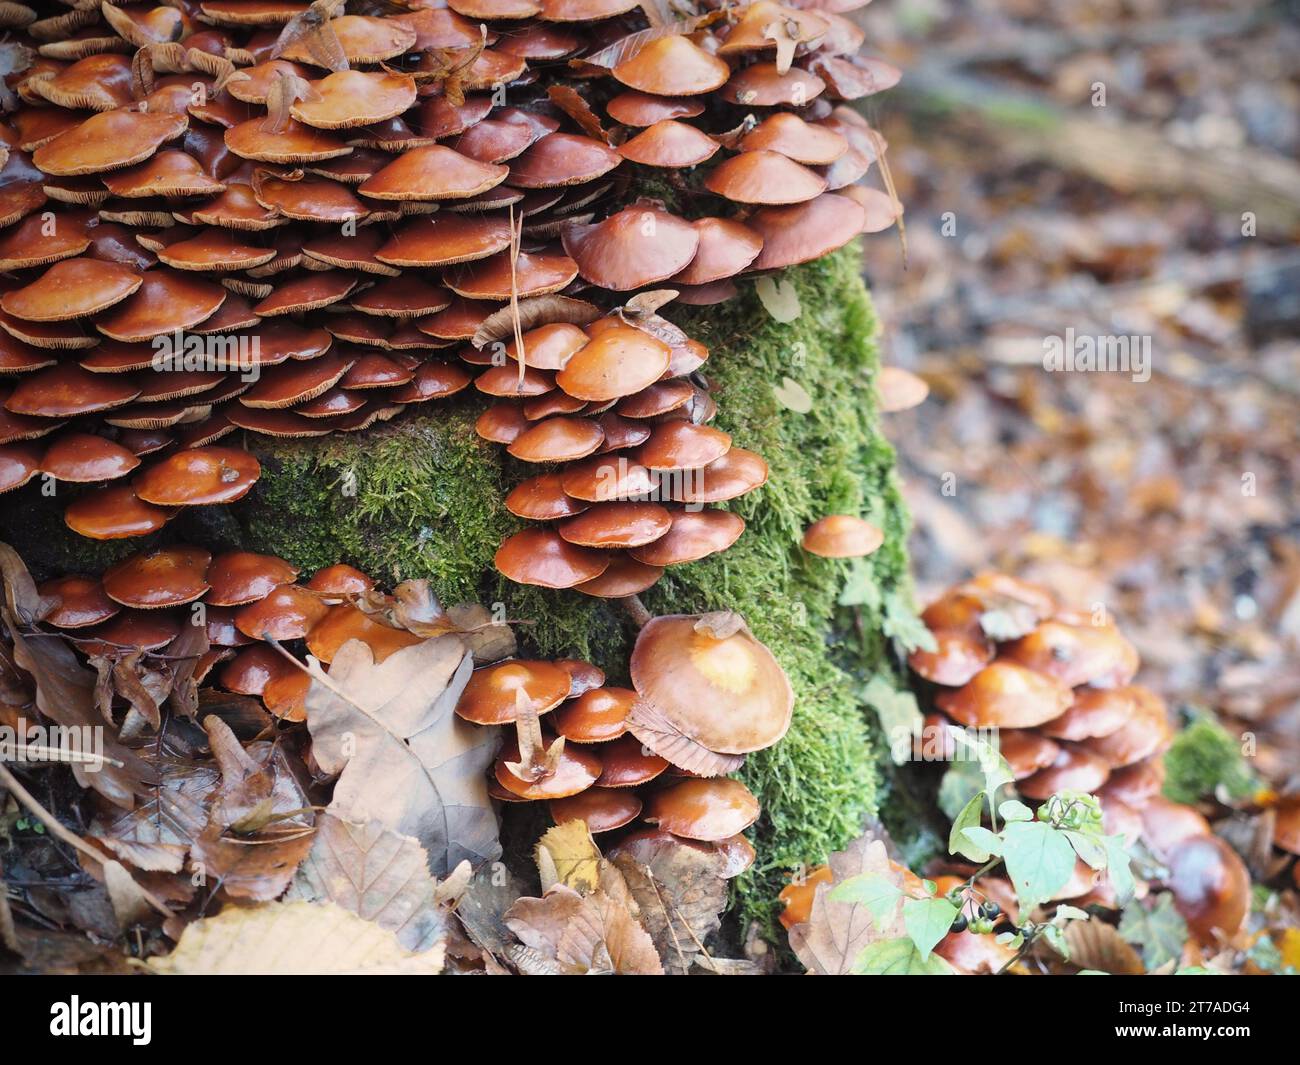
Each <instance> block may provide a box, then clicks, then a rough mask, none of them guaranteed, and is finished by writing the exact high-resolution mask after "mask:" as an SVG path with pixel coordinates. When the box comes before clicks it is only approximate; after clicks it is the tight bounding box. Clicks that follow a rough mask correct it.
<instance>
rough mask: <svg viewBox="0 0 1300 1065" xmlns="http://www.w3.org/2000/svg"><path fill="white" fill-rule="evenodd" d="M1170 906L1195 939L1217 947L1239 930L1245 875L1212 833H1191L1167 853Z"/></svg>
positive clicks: (1245, 907) (1247, 887) (1245, 909)
mask: <svg viewBox="0 0 1300 1065" xmlns="http://www.w3.org/2000/svg"><path fill="white" fill-rule="evenodd" d="M1167 864H1168V866H1169V879H1168V884H1169V889H1170V891H1172V892H1173V896H1174V907H1175V908H1176V909H1177V910H1178V912H1179V913H1180V914H1182V915H1183V919H1184V920H1186V921H1187V925H1188V927H1189V928H1190V929H1191V930H1192V933H1193V934H1194V935H1195V936H1196V938H1197V939H1198V940H1199V941H1200V942H1201V943H1202V944H1204V945H1206V946H1211V947H1217V946H1218V945H1219V944H1220V943H1221V942H1223V941H1224V940H1227V939H1231V938H1232V937H1233V936H1235V935H1236V934H1237V933H1238V932H1240V931H1241V929H1242V928H1243V926H1244V925H1245V923H1246V918H1247V916H1248V915H1249V913H1250V899H1251V884H1250V874H1249V872H1247V870H1246V866H1245V864H1244V863H1243V862H1242V860H1241V859H1240V858H1239V857H1237V853H1236V851H1234V850H1233V849H1232V848H1231V847H1229V846H1228V845H1227V844H1226V843H1224V842H1223V840H1221V839H1219V838H1218V837H1217V836H1210V835H1206V836H1194V837H1193V838H1191V839H1189V840H1187V841H1186V842H1184V843H1180V844H1179V845H1178V846H1177V847H1175V848H1174V849H1173V850H1172V851H1171V852H1170V854H1169V857H1168V860H1167Z"/></svg>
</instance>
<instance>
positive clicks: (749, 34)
mask: <svg viewBox="0 0 1300 1065" xmlns="http://www.w3.org/2000/svg"><path fill="white" fill-rule="evenodd" d="M774 23H775V24H776V25H778V26H780V27H781V30H782V37H783V38H784V39H786V40H790V41H793V42H794V43H796V44H806V43H807V42H809V41H814V40H816V39H817V38H819V37H821V36H822V35H823V34H825V33H826V31H827V30H828V29H829V28H830V23H829V22H827V20H826V19H824V18H822V17H821V15H820V14H818V13H817V12H816V11H800V10H799V9H797V8H793V7H786V6H785V5H784V4H778V3H775V2H774V0H757V2H755V3H751V4H748V5H746V6H745V7H744V8H742V9H741V12H740V19H739V20H738V21H737V22H736V24H735V25H734V26H732V27H731V32H730V33H728V34H727V37H726V39H725V40H724V41H723V42H722V44H721V45H719V46H718V54H719V55H741V54H745V53H748V52H766V51H770V50H772V49H774V48H776V47H778V38H777V37H775V36H773V35H772V26H773V24H774Z"/></svg>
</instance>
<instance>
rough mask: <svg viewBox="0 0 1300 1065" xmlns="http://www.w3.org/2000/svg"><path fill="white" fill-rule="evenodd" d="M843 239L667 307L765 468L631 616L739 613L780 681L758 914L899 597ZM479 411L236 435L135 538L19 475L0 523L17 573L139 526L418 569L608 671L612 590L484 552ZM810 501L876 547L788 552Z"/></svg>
mask: <svg viewBox="0 0 1300 1065" xmlns="http://www.w3.org/2000/svg"><path fill="white" fill-rule="evenodd" d="M858 254H859V250H858V249H857V248H856V247H855V246H850V247H849V248H847V249H845V250H843V251H841V252H839V253H837V254H835V255H833V256H830V257H828V258H826V259H824V260H822V261H819V262H816V263H812V264H809V265H807V266H803V267H799V268H796V269H792V270H789V271H786V273H785V275H784V277H785V278H786V279H788V280H789V281H791V282H792V283H793V285H794V288H795V290H796V292H797V293H798V296H799V303H800V307H801V314H800V316H799V317H798V318H797V319H795V320H794V321H793V322H790V323H786V324H782V323H780V322H778V321H776V320H775V319H774V318H773V317H771V316H770V315H769V314H768V313H767V312H766V311H765V310H764V308H763V306H762V305H761V304H760V302H759V300H758V298H757V296H756V295H755V291H754V287H753V285H750V284H748V283H742V286H741V287H742V290H743V294H742V296H741V297H739V298H737V299H734V300H732V301H731V302H729V303H727V304H723V305H721V306H717V307H707V308H687V307H674V306H672V305H670V306H669V307H668V308H667V316H668V317H669V318H671V319H672V320H673V321H674V322H675V323H676V324H678V325H680V326H681V327H682V328H684V329H686V330H687V331H688V332H689V333H690V334H691V335H692V336H693V337H695V338H697V339H699V340H700V341H702V342H703V343H704V344H705V345H707V346H708V348H709V350H710V359H709V361H708V363H706V365H705V367H704V370H703V372H704V373H705V374H706V376H707V377H708V378H709V380H710V382H711V383H712V385H713V388H714V395H715V397H716V399H717V402H718V416H717V420H716V424H717V425H718V426H719V427H720V428H722V429H725V430H726V431H728V432H729V433H731V434H732V436H733V438H734V441H735V443H736V444H737V445H738V446H741V447H745V448H749V449H751V450H754V451H757V452H758V453H759V454H761V455H762V456H763V457H764V458H765V459H766V460H767V461H768V463H769V464H770V467H771V479H770V481H769V482H768V484H767V485H766V486H765V487H764V488H762V489H760V490H758V491H756V492H753V493H751V494H750V495H748V496H746V497H743V498H741V499H739V500H736V501H734V503H733V504H731V505H732V506H733V507H734V508H735V509H736V510H737V511H738V512H739V513H740V514H741V515H742V516H743V517H744V518H745V520H746V522H747V523H748V527H747V529H746V531H745V534H744V535H743V536H742V537H741V539H740V540H739V541H738V542H737V544H736V545H735V546H734V547H732V548H731V549H730V550H728V551H726V552H724V553H722V554H720V555H716V556H713V557H712V558H709V559H706V560H704V561H702V562H697V563H693V564H690V565H686V566H681V567H676V568H672V569H670V570H669V571H668V573H667V574H666V575H665V577H664V578H663V579H662V580H661V581H660V582H659V583H658V584H657V585H656V586H655V587H654V588H652V589H651V590H650V591H649V592H648V593H647V594H646V595H645V596H644V597H643V598H644V601H645V603H646V606H647V607H648V608H649V610H650V611H651V612H652V613H665V614H667V613H694V612H699V611H707V610H717V609H732V610H737V611H739V612H740V613H742V614H743V615H744V616H745V617H746V619H747V620H748V621H749V623H750V625H751V627H752V629H753V631H754V633H755V634H756V635H757V636H758V637H759V638H760V639H761V640H763V641H764V642H765V643H767V644H768V646H769V647H771V648H772V650H773V652H774V653H775V654H776V656H777V658H778V659H779V660H780V661H781V663H782V665H783V666H784V667H785V669H786V670H787V672H788V673H789V674H790V678H791V681H792V683H793V685H794V690H795V693H796V697H797V701H796V709H795V717H794V722H793V725H792V727H791V729H790V732H789V734H788V735H787V737H786V738H785V739H784V740H783V741H782V742H781V743H779V744H778V745H777V746H775V747H774V748H771V749H769V750H766V751H763V752H761V753H759V754H756V755H752V756H750V758H749V760H748V761H747V763H746V765H745V766H744V769H743V770H742V773H741V776H742V777H743V778H744V780H745V782H746V783H747V784H748V785H749V786H750V787H751V788H752V789H753V791H754V792H755V794H756V795H757V796H758V797H759V799H760V800H761V802H762V804H763V810H764V815H763V819H762V820H761V821H760V823H759V825H758V826H757V828H756V829H755V831H754V832H753V833H752V835H753V837H754V843H755V845H756V847H757V849H758V862H757V864H756V866H755V868H754V869H753V870H751V871H750V872H749V873H748V874H746V875H745V876H744V877H743V878H741V881H740V883H739V884H738V906H739V916H741V917H742V918H747V917H750V916H755V917H760V918H770V916H771V914H772V912H773V903H774V900H775V895H776V892H777V891H778V890H779V889H780V886H781V884H782V882H783V880H784V874H785V873H786V872H787V871H788V870H789V869H791V868H792V867H798V866H799V865H801V864H803V863H809V864H811V863H816V862H819V861H821V860H822V859H823V858H824V856H825V855H826V853H827V852H828V851H830V850H832V849H835V848H837V847H839V846H841V845H843V844H844V843H845V842H847V841H848V840H849V839H851V838H852V837H853V836H854V835H856V834H857V832H858V830H859V829H860V827H861V824H862V822H863V819H864V818H865V817H866V816H868V815H869V814H871V813H872V812H874V809H875V805H876V799H877V782H878V776H877V774H878V758H877V749H878V746H879V745H878V744H877V743H876V742H874V741H873V739H872V735H871V726H870V724H869V718H870V713H869V711H868V710H867V708H866V707H865V706H864V705H863V702H862V699H861V691H862V687H863V684H864V683H865V681H867V680H868V679H869V678H870V677H871V676H872V675H875V674H878V673H882V672H883V673H886V674H891V675H892V674H894V673H895V672H896V666H897V664H896V661H895V660H894V659H893V657H892V654H891V641H890V639H889V634H890V633H891V632H895V631H898V629H899V627H900V626H902V625H905V624H906V623H907V620H908V619H909V617H910V614H911V601H910V591H909V588H908V584H907V580H908V578H907V566H906V553H905V546H904V541H905V537H906V532H907V517H906V514H905V511H904V508H903V505H902V502H901V499H900V495H899V490H898V484H897V481H896V478H895V472H894V454H893V450H892V449H891V447H890V446H889V444H888V443H887V442H886V441H885V439H884V437H883V435H882V434H881V431H880V425H879V423H878V420H877V415H876V411H875V404H874V394H873V391H872V387H871V385H872V379H873V375H874V373H875V371H876V369H877V365H878V362H877V352H876V346H875V340H874V337H875V330H876V323H875V318H874V315H873V312H872V309H871V305H870V301H869V299H868V296H867V293H866V291H865V290H864V288H863V286H862V283H861V281H860V279H859V276H858V271H857V263H858ZM787 377H788V378H790V379H792V380H793V381H795V382H797V383H798V384H800V385H802V386H803V388H804V389H805V390H806V391H807V392H808V394H809V395H810V396H811V398H812V409H811V410H810V411H809V412H808V413H800V412H798V411H795V410H791V409H788V408H787V407H785V406H784V405H783V404H782V403H781V402H780V401H779V400H778V398H777V394H776V388H777V387H779V386H781V384H782V382H783V380H784V379H785V378H787ZM482 409H483V397H482V396H481V395H479V394H478V393H475V392H473V390H472V389H471V390H469V391H468V392H467V393H464V394H462V395H461V396H459V397H457V398H455V399H453V400H451V401H447V402H442V403H431V404H428V405H425V406H423V407H417V408H414V409H412V410H410V411H408V412H406V413H404V414H403V415H401V416H400V417H399V418H398V419H396V420H395V421H394V422H392V423H389V424H387V425H384V426H381V427H378V428H374V429H371V430H368V431H366V432H364V433H360V434H357V435H334V436H331V437H327V438H324V439H315V440H306V441H301V442H285V441H274V440H270V439H268V438H265V437H260V436H254V435H251V434H250V435H247V436H246V437H245V439H244V440H243V443H244V444H245V445H246V446H247V447H248V448H249V449H250V450H252V451H253V452H254V453H256V454H257V455H258V457H259V458H260V459H261V461H262V464H263V474H262V479H261V481H260V482H259V483H258V485H257V486H256V488H255V489H254V491H253V492H252V494H250V496H248V497H247V498H246V499H245V500H243V501H241V502H240V503H238V504H236V505H234V506H233V507H229V508H214V509H211V510H209V509H200V510H197V511H195V512H194V513H192V514H191V513H187V514H185V515H184V516H182V518H178V519H177V520H176V521H175V522H173V523H172V525H170V526H169V527H168V528H167V529H166V530H165V531H164V532H163V533H161V534H159V537H155V538H153V539H151V540H127V541H115V542H111V543H106V544H97V543H92V542H89V541H85V540H81V539H80V538H78V537H76V536H75V535H74V534H72V533H70V532H69V531H68V530H67V529H65V528H64V527H63V526H62V523H61V519H60V518H59V513H60V511H61V509H62V506H63V504H64V503H65V502H66V500H63V499H49V498H45V497H43V496H42V494H41V490H40V488H39V486H31V487H29V488H28V489H25V490H24V491H23V492H22V493H17V494H14V495H10V496H8V497H6V500H5V507H4V516H3V520H2V521H0V535H3V538H4V539H5V540H6V541H8V542H10V543H13V544H14V545H15V546H16V547H18V549H19V550H20V551H22V552H23V554H24V557H25V558H27V559H28V563H29V565H30V566H31V567H32V569H33V572H35V573H36V574H37V576H38V577H44V576H50V575H53V574H55V573H66V572H78V571H83V572H85V571H89V572H98V571H99V570H101V569H102V568H103V567H104V566H105V565H106V564H107V563H108V562H111V561H112V560H113V559H114V558H117V557H121V556H122V555H125V554H129V553H132V552H134V551H137V550H140V549H141V548H142V547H145V546H152V544H153V543H154V542H157V541H158V540H160V539H166V540H186V541H189V542H196V543H201V544H203V545H205V546H209V547H211V548H213V549H221V548H229V547H234V546H239V547H242V548H245V549H248V550H256V551H266V552H271V553H274V554H278V555H281V556H283V557H284V558H287V559H289V560H291V561H292V562H294V563H295V564H297V565H298V566H300V567H301V568H302V569H303V571H304V572H306V573H310V572H311V571H312V570H314V569H317V568H319V567H322V566H326V565H329V564H332V563H335V562H340V561H345V562H350V563H352V564H353V565H356V566H358V567H359V568H361V569H362V570H364V571H366V572H368V573H370V574H371V575H372V576H374V577H376V578H377V579H379V580H381V581H384V582H387V583H389V584H391V583H393V582H396V581H398V580H402V579H407V578H415V577H425V578H429V579H430V580H431V582H432V583H433V585H434V587H435V588H436V589H437V590H438V592H439V594H440V595H441V596H442V598H443V600H444V601H445V602H447V603H454V602H460V601H466V600H475V601H479V602H483V603H485V604H493V603H500V604H502V606H503V609H504V613H505V615H506V616H507V617H509V618H511V619H514V620H517V621H519V622H522V623H523V624H521V625H520V626H519V627H518V630H517V631H518V634H519V636H520V642H521V653H527V654H530V655H539V656H559V655H572V656H577V657H583V658H587V659H590V660H591V661H594V662H596V663H597V664H599V665H600V666H601V667H602V668H604V669H605V670H606V672H607V673H608V674H609V676H610V678H611V680H612V681H614V682H615V683H617V682H618V680H619V679H620V678H625V677H626V668H627V657H628V653H629V651H630V649H631V644H632V641H633V639H634V637H635V630H634V629H633V628H632V626H631V624H630V622H629V620H628V619H627V617H626V616H625V615H624V614H623V613H622V612H621V611H620V610H619V609H618V608H616V607H615V606H612V605H611V604H609V603H607V602H604V601H601V600H595V599H591V598H588V597H586V596H583V595H581V594H579V593H577V592H570V591H563V592H553V591H548V590H542V589H536V588H527V587H522V586H519V585H515V584H512V583H511V582H509V581H506V580H504V579H503V578H501V577H500V576H499V575H498V574H497V573H496V572H495V570H494V569H493V567H492V556H493V554H494V552H495V551H496V548H497V546H498V544H499V543H500V542H501V540H502V539H503V538H504V537H505V536H506V535H508V534H509V533H510V532H513V531H514V530H515V529H517V528H518V527H519V526H520V524H521V523H520V522H519V521H518V520H517V519H515V518H514V517H513V516H512V515H510V514H509V513H508V512H507V511H506V510H505V508H504V506H503V505H502V500H503V499H504V497H505V495H506V493H507V492H508V491H509V489H510V488H511V487H513V486H514V485H515V484H517V483H518V482H519V481H521V480H523V479H524V478H525V477H527V476H531V475H532V474H534V473H535V472H536V469H535V468H529V467H527V466H525V465H524V464H521V463H518V462H516V461H515V460H513V459H511V458H510V457H509V456H508V455H507V454H506V453H505V449H504V448H501V447H499V446H497V445H493V444H488V443H486V442H484V441H483V440H481V439H480V438H479V437H478V436H476V435H475V433H474V420H475V418H476V417H477V415H478V413H479V412H480V411H481V410H482ZM830 513H850V514H861V515H863V516H865V517H867V518H868V519H869V520H872V521H873V522H875V523H877V524H878V525H879V526H880V527H881V528H882V529H883V530H884V531H885V543H884V546H883V547H882V548H881V549H880V550H879V551H877V552H876V553H875V554H874V555H872V556H871V557H870V558H868V559H865V560H860V561H858V562H855V563H850V562H841V561H829V560H825V559H819V558H815V557H812V556H810V555H808V554H806V553H805V552H804V551H803V550H802V549H801V548H800V546H799V540H800V537H801V535H802V533H803V530H804V528H805V527H806V526H807V525H808V524H810V523H811V522H812V521H814V520H815V519H817V518H819V517H822V516H824V515H826V514H830ZM841 600H843V601H844V602H847V603H852V604H854V605H853V606H852V607H851V608H849V607H845V606H841V605H840V604H841Z"/></svg>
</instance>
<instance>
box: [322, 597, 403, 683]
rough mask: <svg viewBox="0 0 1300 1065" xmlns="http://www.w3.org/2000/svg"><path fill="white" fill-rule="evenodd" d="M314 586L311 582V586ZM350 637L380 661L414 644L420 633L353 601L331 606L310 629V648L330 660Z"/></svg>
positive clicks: (323, 658)
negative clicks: (378, 616) (388, 621)
mask: <svg viewBox="0 0 1300 1065" xmlns="http://www.w3.org/2000/svg"><path fill="white" fill-rule="evenodd" d="M309 587H310V586H309ZM349 640H360V641H361V642H362V643H364V644H365V645H366V646H367V647H369V648H370V653H371V655H372V656H373V658H374V660H375V662H376V663H379V662H383V661H384V660H385V659H386V658H388V656H389V655H392V654H396V653H397V652H398V651H400V650H401V649H402V648H403V647H412V646H414V645H415V644H417V643H419V642H420V637H419V636H416V635H415V634H414V633H412V632H407V631H406V630H405V629H397V628H394V627H393V626H392V625H385V624H383V623H382V622H379V621H376V620H375V619H374V618H372V617H370V616H369V615H368V614H366V613H365V612H364V611H362V610H360V609H358V608H357V607H355V606H353V605H352V604H351V603H342V604H340V605H338V606H334V607H331V608H330V610H329V613H327V614H326V615H325V616H324V617H323V618H322V619H321V620H320V621H318V622H316V624H315V625H313V626H312V629H311V631H310V632H309V633H307V650H309V651H310V652H311V653H312V654H313V655H315V656H316V657H317V658H318V659H320V661H322V662H324V663H326V664H328V663H330V662H333V661H334V658H335V656H336V655H337V654H338V652H339V648H340V647H342V646H343V645H344V644H345V643H347V642H348V641H349Z"/></svg>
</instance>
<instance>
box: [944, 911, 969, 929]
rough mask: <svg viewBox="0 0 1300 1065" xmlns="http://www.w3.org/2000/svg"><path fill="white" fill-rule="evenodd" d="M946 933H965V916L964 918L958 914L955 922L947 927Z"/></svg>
mask: <svg viewBox="0 0 1300 1065" xmlns="http://www.w3.org/2000/svg"><path fill="white" fill-rule="evenodd" d="M948 931H949V932H964V931H966V916H965V914H958V915H957V919H956V920H955V921H953V923H952V924H951V925H949V926H948Z"/></svg>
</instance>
